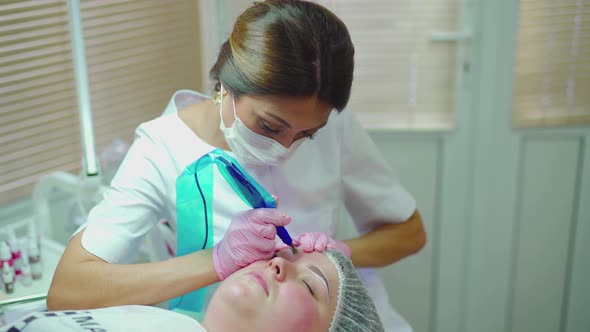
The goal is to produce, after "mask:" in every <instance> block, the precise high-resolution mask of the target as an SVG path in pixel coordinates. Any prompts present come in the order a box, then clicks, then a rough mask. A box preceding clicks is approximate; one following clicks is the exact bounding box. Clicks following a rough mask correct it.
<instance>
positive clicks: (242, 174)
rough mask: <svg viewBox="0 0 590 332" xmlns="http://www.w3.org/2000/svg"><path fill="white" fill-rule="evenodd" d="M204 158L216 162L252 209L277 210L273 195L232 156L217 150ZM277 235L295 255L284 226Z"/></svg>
mask: <svg viewBox="0 0 590 332" xmlns="http://www.w3.org/2000/svg"><path fill="white" fill-rule="evenodd" d="M202 158H211V160H212V161H213V162H216V164H217V168H218V169H219V172H220V173H221V175H222V176H223V178H224V179H225V181H227V182H228V183H229V184H230V186H231V187H232V188H233V190H234V191H235V192H236V193H237V194H238V195H239V196H240V197H241V198H242V200H244V202H246V203H248V204H249V205H250V206H251V207H252V208H255V209H258V208H276V207H277V203H276V201H275V199H274V198H273V197H272V195H271V194H269V193H268V191H266V190H265V189H264V188H263V187H262V186H261V185H260V184H258V182H256V180H254V178H252V176H250V174H248V173H247V172H246V171H245V170H244V169H243V168H242V166H240V164H239V163H238V162H237V161H236V160H235V159H234V158H232V157H231V156H230V155H228V154H227V153H225V152H224V151H223V150H221V149H215V150H213V151H211V152H210V153H208V154H206V155H205V156H203V157H202ZM277 235H278V237H279V238H280V239H281V241H283V243H285V244H286V245H288V246H289V247H291V250H292V251H293V253H295V252H296V249H295V246H294V245H293V239H292V238H291V236H290V235H289V233H288V232H287V229H285V227H283V226H277Z"/></svg>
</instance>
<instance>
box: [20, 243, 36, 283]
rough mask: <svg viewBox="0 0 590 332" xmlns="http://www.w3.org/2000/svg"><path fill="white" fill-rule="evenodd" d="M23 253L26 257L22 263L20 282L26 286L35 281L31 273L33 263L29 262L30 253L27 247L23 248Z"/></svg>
mask: <svg viewBox="0 0 590 332" xmlns="http://www.w3.org/2000/svg"><path fill="white" fill-rule="evenodd" d="M22 255H23V257H24V259H23V261H22V264H21V275H20V282H21V283H22V284H23V285H24V286H31V284H32V283H33V278H32V274H31V264H29V255H28V252H27V250H26V249H23V251H22Z"/></svg>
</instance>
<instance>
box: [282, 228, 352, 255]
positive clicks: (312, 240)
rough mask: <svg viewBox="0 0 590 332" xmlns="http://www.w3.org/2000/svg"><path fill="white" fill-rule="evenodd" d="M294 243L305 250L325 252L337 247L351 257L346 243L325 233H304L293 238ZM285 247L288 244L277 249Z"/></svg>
mask: <svg viewBox="0 0 590 332" xmlns="http://www.w3.org/2000/svg"><path fill="white" fill-rule="evenodd" d="M293 244H294V245H295V246H296V247H297V248H298V249H300V250H302V251H303V252H314V251H316V252H324V251H326V250H331V249H335V250H338V251H340V252H342V253H343V254H345V255H346V257H348V258H350V247H349V246H348V245H347V244H346V243H344V242H342V241H338V240H335V239H333V238H331V237H330V236H329V235H327V234H325V233H320V232H309V233H303V234H301V235H299V236H297V237H296V238H294V239H293ZM284 247H286V246H279V247H277V250H281V249H283V248H284Z"/></svg>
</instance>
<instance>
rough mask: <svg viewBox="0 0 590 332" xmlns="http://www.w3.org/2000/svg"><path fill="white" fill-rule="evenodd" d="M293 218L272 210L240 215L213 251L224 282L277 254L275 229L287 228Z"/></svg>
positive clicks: (215, 263) (214, 262)
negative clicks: (246, 267) (243, 268)
mask: <svg viewBox="0 0 590 332" xmlns="http://www.w3.org/2000/svg"><path fill="white" fill-rule="evenodd" d="M290 222H291V217H289V216H287V215H286V214H284V213H281V212H279V211H278V210H277V209H273V208H260V209H252V210H247V211H244V212H240V213H238V214H237V215H236V216H235V217H234V219H233V220H232V222H231V224H230V226H229V228H228V229H227V232H226V233H225V236H224V237H223V239H222V240H221V241H220V242H219V243H217V244H216V245H215V247H214V248H213V264H214V265H215V271H216V272H217V275H218V276H219V278H220V279H221V280H224V279H225V278H227V277H228V276H229V275H230V274H232V273H234V272H235V271H237V270H239V269H240V268H242V267H245V266H247V265H250V264H252V263H254V262H256V261H259V260H263V259H270V258H272V257H273V255H274V252H275V237H276V236H277V229H276V226H286V225H288V224H289V223H290Z"/></svg>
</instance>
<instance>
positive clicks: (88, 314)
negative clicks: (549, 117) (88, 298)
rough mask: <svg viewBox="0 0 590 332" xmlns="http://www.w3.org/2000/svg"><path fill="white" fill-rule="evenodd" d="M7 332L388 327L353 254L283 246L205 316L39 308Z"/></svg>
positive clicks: (231, 280) (227, 289)
mask: <svg viewBox="0 0 590 332" xmlns="http://www.w3.org/2000/svg"><path fill="white" fill-rule="evenodd" d="M3 331H6V332H20V331H23V332H38V331H43V332H50V331H60V332H62V331H63V332H68V331H86V332H87V331H93V332H98V331H100V332H107V331H108V332H112V331H154V332H156V331H159V332H161V331H179V332H184V331H187V332H188V331H190V332H202V331H207V332H224V331H252V332H267V331H268V332H270V331H282V332H288V331H293V332H295V331H307V332H313V331H317V332H326V331H329V332H332V331H339V332H340V331H342V332H346V331H350V332H355V331H358V332H361V331H371V332H379V331H383V326H382V325H381V321H380V320H379V316H378V315H377V311H376V310H375V306H374V304H373V302H372V300H371V298H370V297H369V295H368V294H367V291H366V289H365V287H364V286H363V284H362V282H361V280H360V278H359V276H358V273H357V271H356V270H355V268H354V267H353V265H352V263H351V262H350V260H349V259H348V258H346V257H345V256H344V255H342V254H341V253H340V252H338V251H335V250H330V251H326V252H324V253H318V252H312V253H303V252H299V253H298V254H295V255H294V254H292V253H291V252H290V251H289V250H282V251H279V252H277V256H276V257H274V258H273V259H271V260H268V261H258V262H256V263H253V264H251V265H249V266H247V267H245V268H243V269H241V270H239V271H237V272H235V273H233V274H232V275H230V276H229V277H228V278H227V279H225V280H224V281H223V282H222V283H221V284H220V285H219V287H218V288H217V290H216V291H215V293H214V295H213V297H212V298H211V301H210V302H209V305H208V307H207V312H206V314H205V317H204V319H203V322H202V323H201V324H199V323H198V322H196V321H195V320H193V319H192V318H189V317H187V316H184V315H181V314H178V313H175V312H172V311H168V310H165V309H160V308H156V307H149V306H136V305H134V306H119V307H110V308H104V309H94V310H85V311H54V312H44V313H35V314H31V315H29V316H27V317H26V318H24V319H21V320H20V321H18V322H16V323H14V324H13V325H12V326H11V327H8V328H5V329H4V330H3Z"/></svg>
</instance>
